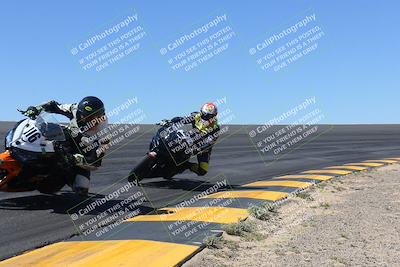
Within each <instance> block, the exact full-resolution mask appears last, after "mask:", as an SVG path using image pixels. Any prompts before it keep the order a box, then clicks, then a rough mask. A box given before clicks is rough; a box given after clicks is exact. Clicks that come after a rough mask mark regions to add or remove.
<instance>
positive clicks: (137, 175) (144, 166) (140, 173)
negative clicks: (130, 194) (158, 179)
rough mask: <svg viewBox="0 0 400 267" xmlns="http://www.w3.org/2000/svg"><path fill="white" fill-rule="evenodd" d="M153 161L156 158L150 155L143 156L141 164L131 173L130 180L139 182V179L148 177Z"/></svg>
mask: <svg viewBox="0 0 400 267" xmlns="http://www.w3.org/2000/svg"><path fill="white" fill-rule="evenodd" d="M153 161H154V158H151V157H150V156H149V155H146V156H145V157H143V159H142V160H141V161H140V162H139V164H138V165H136V167H135V168H134V169H133V170H132V171H131V172H130V173H129V176H128V181H129V182H136V183H137V184H138V183H139V181H140V180H142V179H143V178H144V177H146V174H148V173H149V172H150V169H151V166H152V163H153Z"/></svg>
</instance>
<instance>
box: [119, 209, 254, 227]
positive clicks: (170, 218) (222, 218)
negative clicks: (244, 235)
mask: <svg viewBox="0 0 400 267" xmlns="http://www.w3.org/2000/svg"><path fill="white" fill-rule="evenodd" d="M159 211H161V212H165V214H159V215H140V216H137V217H134V218H131V219H128V220H126V222H175V221H193V222H209V223H221V224H227V223H237V222H238V221H241V220H244V219H246V218H247V217H248V215H249V214H248V212H247V210H245V209H236V208H226V207H189V208H163V209H159Z"/></svg>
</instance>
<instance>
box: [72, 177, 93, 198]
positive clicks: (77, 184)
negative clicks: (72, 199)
mask: <svg viewBox="0 0 400 267" xmlns="http://www.w3.org/2000/svg"><path fill="white" fill-rule="evenodd" d="M89 186H90V180H89V177H86V176H83V175H81V174H78V175H76V177H75V180H74V183H73V185H72V189H73V190H74V192H75V193H77V194H79V195H86V194H87V193H88V192H89Z"/></svg>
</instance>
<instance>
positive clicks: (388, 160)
mask: <svg viewBox="0 0 400 267" xmlns="http://www.w3.org/2000/svg"><path fill="white" fill-rule="evenodd" d="M364 162H382V163H388V164H392V163H396V162H397V160H390V159H378V160H366V161H364Z"/></svg>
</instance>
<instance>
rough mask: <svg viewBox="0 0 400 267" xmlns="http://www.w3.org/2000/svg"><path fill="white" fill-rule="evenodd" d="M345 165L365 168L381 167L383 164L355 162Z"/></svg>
mask: <svg viewBox="0 0 400 267" xmlns="http://www.w3.org/2000/svg"><path fill="white" fill-rule="evenodd" d="M345 165H352V166H353V165H356V166H366V167H381V166H383V165H385V164H382V163H373V162H356V163H347V164H345Z"/></svg>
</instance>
